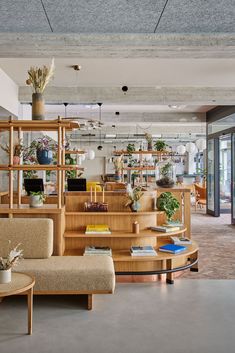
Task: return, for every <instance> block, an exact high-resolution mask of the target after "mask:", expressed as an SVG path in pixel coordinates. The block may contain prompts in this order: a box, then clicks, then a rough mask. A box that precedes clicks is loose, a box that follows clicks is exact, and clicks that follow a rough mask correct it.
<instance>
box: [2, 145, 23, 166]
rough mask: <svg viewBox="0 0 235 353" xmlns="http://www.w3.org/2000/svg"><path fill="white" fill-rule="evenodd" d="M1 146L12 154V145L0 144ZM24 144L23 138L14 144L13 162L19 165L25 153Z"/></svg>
mask: <svg viewBox="0 0 235 353" xmlns="http://www.w3.org/2000/svg"><path fill="white" fill-rule="evenodd" d="M0 148H1V149H2V150H3V151H5V152H6V153H8V154H10V146H9V145H5V146H3V145H0ZM24 149H25V148H24V145H23V144H22V142H21V140H18V141H16V142H15V143H14V145H13V164H15V165H17V164H20V157H21V156H22V155H23V153H24Z"/></svg>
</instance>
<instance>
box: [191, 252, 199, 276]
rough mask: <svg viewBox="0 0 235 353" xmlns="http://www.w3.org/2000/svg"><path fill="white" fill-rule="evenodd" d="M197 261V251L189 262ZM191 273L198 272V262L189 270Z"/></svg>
mask: <svg viewBox="0 0 235 353" xmlns="http://www.w3.org/2000/svg"><path fill="white" fill-rule="evenodd" d="M197 259H198V251H196V252H195V253H194V254H192V255H191V256H190V260H191V261H194V260H197ZM190 271H191V272H198V262H197V263H196V264H195V265H193V266H192V267H191V268H190Z"/></svg>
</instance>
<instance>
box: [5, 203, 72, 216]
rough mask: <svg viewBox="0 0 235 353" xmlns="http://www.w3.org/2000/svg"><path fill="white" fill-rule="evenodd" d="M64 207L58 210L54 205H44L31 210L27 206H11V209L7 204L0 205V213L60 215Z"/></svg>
mask: <svg viewBox="0 0 235 353" xmlns="http://www.w3.org/2000/svg"><path fill="white" fill-rule="evenodd" d="M64 209H65V207H64V206H63V207H61V208H58V207H57V205H55V204H44V205H43V207H38V208H33V207H30V206H29V205H28V204H23V205H19V206H18V205H13V208H9V205H8V204H0V214H1V213H6V214H8V213H37V214H40V213H61V212H62V211H63V212H64Z"/></svg>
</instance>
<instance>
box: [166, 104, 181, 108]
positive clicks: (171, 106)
mask: <svg viewBox="0 0 235 353" xmlns="http://www.w3.org/2000/svg"><path fill="white" fill-rule="evenodd" d="M168 107H169V108H171V109H178V108H179V106H178V105H171V104H170V105H168Z"/></svg>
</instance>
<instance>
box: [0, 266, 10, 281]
mask: <svg viewBox="0 0 235 353" xmlns="http://www.w3.org/2000/svg"><path fill="white" fill-rule="evenodd" d="M10 282H11V268H9V270H0V284H5V283H10Z"/></svg>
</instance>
